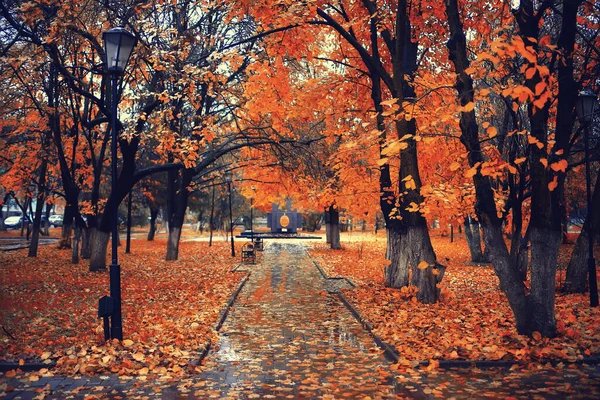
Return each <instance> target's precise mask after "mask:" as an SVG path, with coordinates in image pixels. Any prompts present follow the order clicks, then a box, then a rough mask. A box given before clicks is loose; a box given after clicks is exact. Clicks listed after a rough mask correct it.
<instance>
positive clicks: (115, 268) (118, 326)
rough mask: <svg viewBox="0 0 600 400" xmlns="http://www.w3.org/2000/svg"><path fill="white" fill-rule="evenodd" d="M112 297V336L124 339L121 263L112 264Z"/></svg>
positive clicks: (112, 337)
mask: <svg viewBox="0 0 600 400" xmlns="http://www.w3.org/2000/svg"><path fill="white" fill-rule="evenodd" d="M109 274H110V297H112V298H113V300H114V308H113V313H112V315H111V318H110V325H111V326H110V338H111V339H119V340H123V322H122V318H121V265H119V264H111V265H110V273H109Z"/></svg>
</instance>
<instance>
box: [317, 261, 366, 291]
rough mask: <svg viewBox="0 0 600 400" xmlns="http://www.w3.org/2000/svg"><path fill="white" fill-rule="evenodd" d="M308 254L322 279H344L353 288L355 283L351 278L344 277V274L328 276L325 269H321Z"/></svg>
mask: <svg viewBox="0 0 600 400" xmlns="http://www.w3.org/2000/svg"><path fill="white" fill-rule="evenodd" d="M308 256H309V257H310V259H311V260H312V262H313V264H314V265H315V267H317V269H318V270H319V272H320V273H321V276H322V277H323V278H324V279H335V280H345V281H346V282H347V283H348V285H350V286H352V287H353V288H355V287H356V283H354V282H352V280H351V279H349V278H346V277H345V276H336V277H330V276H328V275H327V274H326V273H325V271H323V269H322V268H321V266H320V265H319V264H318V263H317V262H316V261H315V260H313V258H312V256H311V255H310V254H309V255H308Z"/></svg>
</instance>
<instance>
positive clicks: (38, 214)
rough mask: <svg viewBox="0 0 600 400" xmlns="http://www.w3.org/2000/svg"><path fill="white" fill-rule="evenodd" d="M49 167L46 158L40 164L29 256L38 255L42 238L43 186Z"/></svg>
mask: <svg viewBox="0 0 600 400" xmlns="http://www.w3.org/2000/svg"><path fill="white" fill-rule="evenodd" d="M47 167H48V162H47V161H46V159H45V158H44V159H43V160H42V163H41V165H40V171H39V174H40V182H39V184H38V187H37V190H38V194H37V202H36V204H35V215H34V218H33V234H32V236H31V242H30V243H29V254H28V257H37V252H38V244H39V239H40V225H41V221H42V211H43V210H44V198H45V197H46V196H45V193H44V189H43V187H44V186H45V185H46V169H47Z"/></svg>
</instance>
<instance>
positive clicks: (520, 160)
mask: <svg viewBox="0 0 600 400" xmlns="http://www.w3.org/2000/svg"><path fill="white" fill-rule="evenodd" d="M525 161H527V157H519V158H517V159H516V160H515V164H517V165H519V164H522V163H524V162H525Z"/></svg>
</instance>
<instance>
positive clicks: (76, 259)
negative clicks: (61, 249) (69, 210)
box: [71, 226, 81, 264]
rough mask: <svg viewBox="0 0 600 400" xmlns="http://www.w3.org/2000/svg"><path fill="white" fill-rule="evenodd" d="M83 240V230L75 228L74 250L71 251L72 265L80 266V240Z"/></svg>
mask: <svg viewBox="0 0 600 400" xmlns="http://www.w3.org/2000/svg"><path fill="white" fill-rule="evenodd" d="M80 238H81V228H80V227H79V226H75V236H74V237H73V248H72V249H71V263H72V264H79V239H80Z"/></svg>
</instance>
